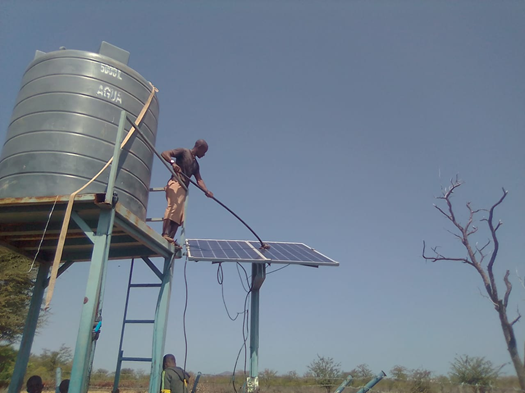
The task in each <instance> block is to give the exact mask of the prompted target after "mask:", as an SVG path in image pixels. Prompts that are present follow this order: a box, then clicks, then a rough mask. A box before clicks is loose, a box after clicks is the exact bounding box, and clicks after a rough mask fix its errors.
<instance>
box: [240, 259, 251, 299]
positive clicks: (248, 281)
mask: <svg viewBox="0 0 525 393" xmlns="http://www.w3.org/2000/svg"><path fill="white" fill-rule="evenodd" d="M239 266H240V267H241V268H242V270H244V276H245V277H246V284H247V286H248V289H246V287H245V286H244V281H243V279H242V277H241V272H240V271H239ZM237 273H238V274H239V279H240V280H241V285H242V289H244V291H245V292H248V291H249V290H250V289H249V288H250V279H249V277H248V272H247V271H246V269H245V268H244V266H243V265H241V264H240V263H239V262H237Z"/></svg>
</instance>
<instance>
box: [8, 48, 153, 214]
mask: <svg viewBox="0 0 525 393" xmlns="http://www.w3.org/2000/svg"><path fill="white" fill-rule="evenodd" d="M104 44H105V43H103V45H102V46H101V52H102V53H108V54H110V55H111V53H112V52H111V50H109V51H108V50H104V48H106V49H107V48H108V47H107V46H104ZM113 49H115V50H114V51H113V53H114V54H115V56H112V57H109V56H107V55H104V54H99V53H91V52H84V51H77V50H59V51H56V52H50V53H45V54H44V53H42V52H37V55H36V56H35V59H34V60H33V62H31V64H29V66H28V68H27V70H26V72H25V74H24V77H23V79H22V85H21V88H20V92H19V94H18V97H17V100H16V104H15V107H14V109H13V115H12V117H11V120H10V124H9V129H8V132H7V137H6V141H5V143H4V146H3V149H2V155H1V156H0V198H21V197H39V196H54V195H68V194H71V193H73V192H75V191H76V190H78V189H79V188H81V187H82V186H83V185H84V184H86V182H88V181H89V180H90V179H91V178H92V177H93V176H94V175H95V174H97V173H98V172H99V171H100V169H102V167H103V166H104V164H105V163H106V162H107V161H108V160H109V159H110V158H111V157H112V156H113V149H114V144H115V139H116V133H117V128H118V122H119V118H120V111H121V110H122V109H124V110H126V111H127V112H128V113H129V114H130V115H131V116H132V117H133V118H134V119H135V118H136V117H137V116H138V115H139V112H140V111H141V109H142V108H143V106H144V104H145V103H146V101H147V99H148V97H149V95H150V92H151V86H150V85H149V83H148V82H147V81H146V80H145V79H144V78H143V77H142V76H141V75H140V74H139V73H137V72H136V71H134V70H133V69H131V68H129V67H128V66H127V65H126V64H124V63H122V62H120V61H117V60H115V58H117V59H119V60H122V61H127V56H125V54H126V53H127V52H125V51H122V50H120V49H118V48H115V47H113ZM119 51H120V52H119ZM122 54H124V56H123V55H122ZM128 56H129V54H128ZM158 116H159V105H158V101H157V99H156V97H155V98H154V99H153V101H152V103H151V105H150V108H149V110H148V111H147V113H146V115H145V116H144V118H143V123H142V124H143V126H142V127H141V130H142V131H143V132H144V133H146V136H147V138H148V139H149V141H150V142H151V143H153V144H155V138H156V133H157V121H158ZM129 129H130V125H129V124H126V133H127V132H128V131H129ZM121 154H122V155H121V159H120V164H119V171H118V175H117V180H116V184H115V187H116V190H115V191H116V192H117V193H118V196H119V201H120V202H121V203H122V204H123V205H124V206H125V207H126V208H128V209H129V210H130V211H131V212H132V213H134V214H135V215H137V216H138V217H140V218H141V219H145V217H146V207H147V203H148V195H149V186H150V179H151V168H152V163H153V153H152V152H151V151H150V150H149V149H148V148H147V146H146V145H145V144H144V142H142V141H141V140H140V138H138V137H137V135H136V133H134V134H133V136H132V138H131V139H130V141H129V142H128V144H127V145H126V147H125V148H124V149H123V151H122V153H121ZM109 171H110V168H108V169H106V170H105V171H104V173H103V174H101V175H100V176H99V177H98V178H97V180H96V181H95V182H94V183H92V184H91V185H90V186H89V187H88V188H86V189H85V190H84V191H82V193H99V192H105V190H106V186H107V181H108V176H109Z"/></svg>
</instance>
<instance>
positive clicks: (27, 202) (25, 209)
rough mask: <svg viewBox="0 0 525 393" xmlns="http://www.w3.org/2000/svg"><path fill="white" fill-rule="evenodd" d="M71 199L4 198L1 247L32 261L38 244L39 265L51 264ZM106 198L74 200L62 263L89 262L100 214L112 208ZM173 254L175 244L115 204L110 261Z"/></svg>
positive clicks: (0, 202) (0, 219)
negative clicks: (92, 239)
mask: <svg viewBox="0 0 525 393" xmlns="http://www.w3.org/2000/svg"><path fill="white" fill-rule="evenodd" d="M68 200H69V195H59V196H50V197H29V198H3V199H0V246H3V247H5V248H8V249H11V250H13V251H15V252H17V253H19V254H22V255H24V256H26V257H28V258H30V259H33V258H34V257H35V254H36V253H37V250H38V249H39V246H40V250H39V251H38V256H37V261H38V262H44V263H49V262H52V261H53V258H54V256H55V250H56V246H57V243H58V237H59V234H60V229H61V227H62V222H63V220H64V213H65V210H66V206H67V203H68ZM104 200H105V194H81V195H78V196H77V197H76V198H75V202H74V205H73V214H72V217H71V220H70V223H69V229H68V232H67V238H66V242H65V245H64V251H63V253H62V260H61V261H62V262H68V261H74V262H81V261H90V260H91V256H92V252H93V243H92V241H91V240H90V238H89V236H90V234H92V233H94V232H95V231H96V228H97V223H98V220H99V216H100V213H101V211H103V210H107V209H110V208H111V206H109V205H107V204H106V203H105V202H104ZM55 202H56V204H55ZM53 205H54V208H53ZM51 212H52V213H51ZM50 214H51V218H49V215H50ZM48 219H49V224H48V226H47V230H45V232H44V229H45V228H46V223H48ZM41 242H42V244H41V245H40V243H41ZM174 252H175V250H174V247H173V245H171V244H170V243H168V242H167V241H166V240H165V239H164V238H163V237H162V236H161V235H160V234H159V233H157V232H156V231H155V230H153V229H152V228H150V227H149V226H148V225H147V224H146V223H145V222H144V221H143V220H141V219H140V218H139V217H137V216H135V215H134V214H133V213H131V212H130V211H129V210H128V209H126V208H125V207H124V206H123V205H122V204H120V203H119V202H116V204H115V221H114V224H113V232H112V235H111V247H110V250H109V259H131V258H137V257H148V258H154V257H163V258H171V256H172V255H173V254H174Z"/></svg>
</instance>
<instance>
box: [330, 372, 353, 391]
mask: <svg viewBox="0 0 525 393" xmlns="http://www.w3.org/2000/svg"><path fill="white" fill-rule="evenodd" d="M352 379H353V378H352V376H351V375H348V376H347V377H346V379H345V380H344V381H343V383H342V384H341V385H339V387H338V388H337V389H335V391H334V393H341V392H342V391H343V390H345V388H346V387H347V386H348V384H349V383H350V382H352Z"/></svg>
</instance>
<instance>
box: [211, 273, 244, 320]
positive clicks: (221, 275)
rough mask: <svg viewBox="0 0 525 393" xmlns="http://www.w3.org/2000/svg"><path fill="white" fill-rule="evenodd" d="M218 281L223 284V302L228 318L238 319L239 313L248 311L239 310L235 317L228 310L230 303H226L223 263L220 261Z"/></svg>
mask: <svg viewBox="0 0 525 393" xmlns="http://www.w3.org/2000/svg"><path fill="white" fill-rule="evenodd" d="M217 282H218V283H219V285H220V286H221V294H222V303H223V304H224V308H225V309H226V314H227V315H228V318H230V320H232V321H236V320H237V318H239V315H241V314H244V313H245V312H246V311H242V312H237V315H236V316H235V318H234V317H232V316H231V315H230V311H229V310H228V305H227V304H226V298H225V297H224V285H223V283H224V272H223V270H222V263H219V266H217ZM245 309H246V307H245Z"/></svg>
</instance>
